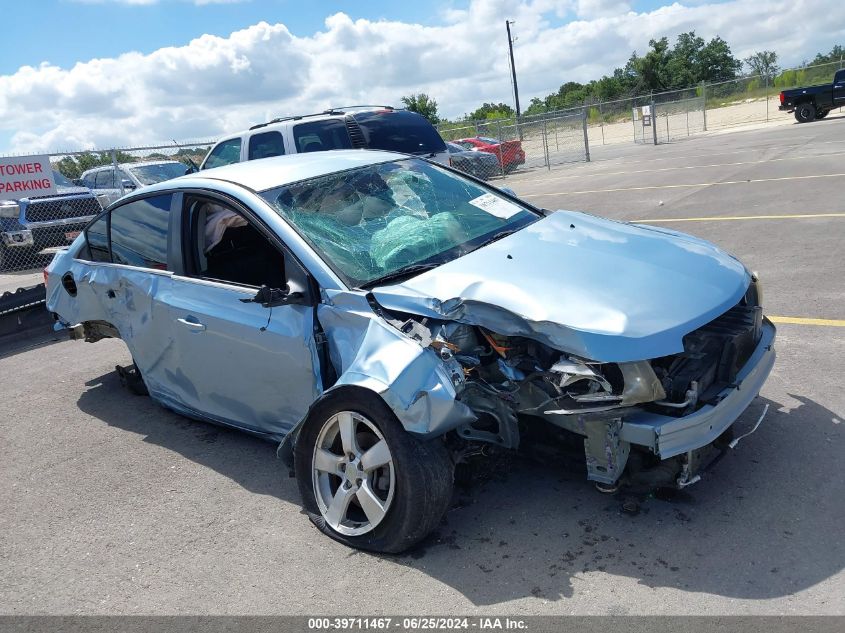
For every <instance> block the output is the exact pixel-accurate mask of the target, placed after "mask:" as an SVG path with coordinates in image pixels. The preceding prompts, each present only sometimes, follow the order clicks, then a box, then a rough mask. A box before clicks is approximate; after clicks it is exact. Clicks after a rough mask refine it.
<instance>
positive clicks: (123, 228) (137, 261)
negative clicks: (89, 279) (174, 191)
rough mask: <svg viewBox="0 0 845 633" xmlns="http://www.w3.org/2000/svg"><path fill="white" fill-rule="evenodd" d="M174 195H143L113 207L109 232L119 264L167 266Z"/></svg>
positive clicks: (160, 267)
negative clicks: (171, 207)
mask: <svg viewBox="0 0 845 633" xmlns="http://www.w3.org/2000/svg"><path fill="white" fill-rule="evenodd" d="M171 198H172V196H171V195H170V194H167V195H163V196H153V197H150V198H142V199H141V200H135V201H133V202H129V203H127V204H124V205H122V206H119V207H117V208H116V209H113V210H112V212H111V222H110V226H109V234H110V237H111V240H110V241H111V253H112V261H113V262H114V263H115V264H127V265H129V266H139V267H141V268H155V269H157V270H167V235H168V227H169V225H170V201H171Z"/></svg>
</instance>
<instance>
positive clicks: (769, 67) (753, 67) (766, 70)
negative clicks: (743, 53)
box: [743, 51, 780, 79]
mask: <svg viewBox="0 0 845 633" xmlns="http://www.w3.org/2000/svg"><path fill="white" fill-rule="evenodd" d="M743 61H745V65H746V66H748V69H749V71H750V72H751V74H752V75H759V76H761V77H768V78H769V79H771V78H772V77H774V76H775V75H777V74H778V73H779V72H780V68H779V67H778V64H777V61H778V54H777V53H776V52H774V51H757V52H756V53H754V54H753V55H751V56H750V57H746V58H745V60H743Z"/></svg>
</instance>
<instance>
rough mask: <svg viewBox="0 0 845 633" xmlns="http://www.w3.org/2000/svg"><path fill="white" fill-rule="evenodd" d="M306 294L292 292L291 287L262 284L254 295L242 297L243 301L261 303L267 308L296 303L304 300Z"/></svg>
mask: <svg viewBox="0 0 845 633" xmlns="http://www.w3.org/2000/svg"><path fill="white" fill-rule="evenodd" d="M304 299H305V294H304V293H302V292H291V290H290V288H288V287H284V288H270V287H269V286H261V287H260V288H259V289H258V292H256V293H255V296H254V297H250V298H248V299H241V300H240V301H241V303H260V304H261V305H262V306H263V307H265V308H275V307H276V306H284V305H292V304H293V305H296V304H300V303H302V302H303V300H304Z"/></svg>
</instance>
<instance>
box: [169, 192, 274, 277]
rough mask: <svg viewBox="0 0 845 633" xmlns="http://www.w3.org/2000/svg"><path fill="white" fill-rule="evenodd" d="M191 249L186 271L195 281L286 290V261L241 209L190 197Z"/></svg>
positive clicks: (187, 206) (187, 202) (187, 199)
mask: <svg viewBox="0 0 845 633" xmlns="http://www.w3.org/2000/svg"><path fill="white" fill-rule="evenodd" d="M185 205H186V206H185V208H186V209H187V210H188V215H189V217H190V224H191V230H190V233H189V235H190V236H191V247H190V249H189V250H190V251H191V252H190V255H189V257H190V258H191V259H192V260H193V261H189V262H186V270H188V271H189V274H190V275H192V276H194V277H200V278H203V279H210V280H213V281H223V282H227V283H233V284H238V285H245V286H254V287H260V286H269V287H270V288H284V287H285V285H286V278H285V259H284V255H283V254H282V252H281V251H280V250H279V249H278V248H276V246H274V245H273V244H272V243H270V241H269V240H268V239H267V238H266V237H265V236H264V234H263V233H261V232H260V231H259V230H258V229H257V228H255V226H254V225H252V224H251V223H250V221H249V220H248V219H247V218H246V217H245V216H244V215H243V214H242V213H240V212H239V211H238V210H237V209H235V208H233V207H232V206H230V205H228V204H225V203H223V202H221V201H219V200H212V199H207V198H202V197H189V198H186V200H185Z"/></svg>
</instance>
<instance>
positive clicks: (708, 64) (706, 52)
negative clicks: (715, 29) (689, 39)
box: [697, 35, 742, 82]
mask: <svg viewBox="0 0 845 633" xmlns="http://www.w3.org/2000/svg"><path fill="white" fill-rule="evenodd" d="M741 70H742V62H741V61H739V60H738V59H737V58H736V57H734V56H733V53H731V47H730V46H728V43H727V42H726V41H725V40H723V39H722V38H721V37H719V36H718V35H717V36H716V37H714V38H713V39H712V40H710V41H709V42H707V45H706V46H705V47H704V48H703V49H701V57H700V59H699V70H698V79H697V81H706V82H716V81H727V80H729V79H736V77H737V75H738V74H739V72H740V71H741Z"/></svg>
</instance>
